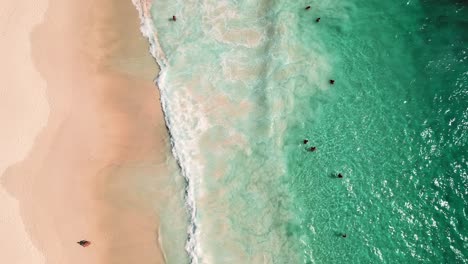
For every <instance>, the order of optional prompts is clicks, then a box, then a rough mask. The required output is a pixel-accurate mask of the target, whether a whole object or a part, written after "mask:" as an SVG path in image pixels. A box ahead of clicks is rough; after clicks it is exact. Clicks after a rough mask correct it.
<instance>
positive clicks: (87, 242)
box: [76, 240, 91, 247]
mask: <svg viewBox="0 0 468 264" xmlns="http://www.w3.org/2000/svg"><path fill="white" fill-rule="evenodd" d="M76 243H78V244H79V245H80V246H82V247H87V246H89V245H91V242H89V241H88V240H81V241H78V242H76Z"/></svg>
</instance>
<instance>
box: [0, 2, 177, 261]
mask: <svg viewBox="0 0 468 264" xmlns="http://www.w3.org/2000/svg"><path fill="white" fill-rule="evenodd" d="M48 5H49V6H48V9H47V11H46V13H45V16H44V18H43V21H42V23H41V24H39V25H38V26H37V27H36V28H34V31H33V32H32V34H31V43H32V44H31V51H32V52H31V53H32V60H33V62H34V65H35V67H36V69H37V71H38V72H39V74H40V76H41V78H42V79H43V80H45V82H46V87H45V93H46V98H47V102H48V109H49V115H48V117H47V118H45V120H46V123H44V124H46V125H45V128H43V129H42V127H40V126H39V125H37V126H39V127H40V129H42V131H41V132H40V133H38V135H37V137H35V141H34V144H33V146H32V148H31V149H30V151H29V153H27V155H26V157H25V158H24V159H23V160H22V161H20V162H18V163H16V164H15V165H13V166H10V167H9V168H8V169H6V171H5V173H4V175H3V176H2V185H3V187H4V188H5V189H6V190H7V191H8V194H9V195H11V196H12V197H14V198H15V199H17V200H18V206H19V211H20V214H21V218H22V221H23V223H24V228H25V231H26V232H27V233H28V236H29V237H30V238H31V241H32V244H33V245H34V247H35V248H36V249H37V250H38V251H39V252H40V253H41V254H39V255H42V256H43V258H44V260H45V263H164V252H163V250H162V247H161V245H160V243H159V242H160V241H161V238H160V237H159V230H160V227H159V223H160V217H159V215H160V212H161V211H163V210H164V209H165V207H167V206H168V205H173V204H177V203H178V199H179V198H180V196H181V195H178V194H181V192H180V190H178V189H177V188H176V187H175V184H174V182H173V181H174V180H173V177H174V173H175V172H174V171H176V166H175V164H174V161H173V160H172V159H171V157H170V154H169V144H168V139H167V131H166V128H165V125H164V119H163V116H162V112H161V108H160V102H159V94H158V91H157V89H156V87H155V86H154V84H153V78H154V77H155V76H156V73H157V65H156V63H155V62H154V61H153V59H152V58H151V56H150V54H149V53H148V44H147V41H146V40H145V39H144V38H143V37H142V36H141V35H140V32H139V31H138V27H139V19H138V14H137V11H136V10H135V7H134V6H133V5H132V3H131V0H120V1H112V0H103V1H92V0H83V1H70V0H67V1H60V0H51V1H50V2H49V4H48ZM25 78H27V76H25ZM43 119H44V118H43ZM44 122H45V121H44ZM81 239H87V240H90V241H91V242H92V245H91V246H90V247H87V248H82V247H80V246H78V245H77V244H76V241H79V240H81ZM13 247H14V245H13V246H12V248H13ZM18 247H19V246H18ZM181 250H182V249H181ZM37 259H39V257H37ZM0 260H2V262H4V263H32V262H30V261H27V262H21V261H19V262H18V261H17V260H15V259H10V260H8V262H5V261H3V259H2V257H0ZM39 261H40V260H39ZM36 263H41V262H36Z"/></svg>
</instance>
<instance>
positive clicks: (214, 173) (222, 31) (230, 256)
mask: <svg viewBox="0 0 468 264" xmlns="http://www.w3.org/2000/svg"><path fill="white" fill-rule="evenodd" d="M307 5H311V6H312V8H311V9H310V10H308V11H306V10H304V7H305V6H307ZM152 14H153V16H154V17H155V19H154V21H153V23H154V27H155V31H156V32H157V34H158V41H159V44H160V46H159V48H160V50H159V53H157V59H158V61H159V63H160V64H161V66H162V73H161V76H160V78H159V82H158V83H159V87H160V89H161V96H162V102H163V106H164V111H165V114H166V119H167V123H168V128H169V130H170V132H171V136H172V141H173V148H174V155H175V156H176V158H177V159H178V161H179V164H180V166H181V170H182V172H183V174H184V175H185V177H186V182H187V190H186V193H185V198H186V201H187V208H188V210H189V214H190V215H191V218H190V221H189V222H188V223H187V226H188V229H187V247H186V250H187V254H188V255H189V258H190V259H191V262H192V263H467V247H468V246H467V242H466V241H467V240H468V238H467V236H466V231H464V229H465V226H466V225H467V216H466V208H467V201H466V198H465V197H466V194H467V191H466V187H467V185H468V168H467V167H468V165H467V160H466V153H467V148H466V143H467V126H468V110H467V108H468V73H467V70H468V69H467V68H468V67H467V61H466V59H467V57H468V54H467V52H468V48H467V44H466V43H467V38H468V20H467V18H468V11H467V5H466V2H458V3H457V2H449V1H445V2H444V1H437V2H436V1H377V0H367V1H364V0H346V1H338V0H327V1H320V2H318V1H312V2H307V1H296V2H291V1H285V0H261V1H258V0H256V1H254V0H250V1H249V0H244V1H240V0H239V1H234V0H232V1H215V0H212V1H195V0H193V1H155V2H154V4H153V7H152ZM172 15H176V16H177V21H170V18H171V17H172ZM317 17H320V18H321V20H320V23H316V22H315V19H316V18H317ZM329 79H334V80H336V82H335V84H334V85H330V84H329V83H328V80H329ZM305 138H307V139H308V140H309V143H308V144H307V146H305V145H304V144H303V143H302V141H303V139H305ZM310 146H316V147H317V151H315V152H309V151H307V147H310ZM337 173H342V174H343V175H344V178H342V179H339V178H337V177H336V175H337ZM343 233H346V234H347V237H346V238H342V237H341V235H342V234H343Z"/></svg>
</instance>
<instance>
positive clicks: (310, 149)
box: [309, 147, 317, 152]
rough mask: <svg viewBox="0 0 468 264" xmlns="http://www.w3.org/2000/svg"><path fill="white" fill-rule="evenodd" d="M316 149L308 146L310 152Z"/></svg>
mask: <svg viewBox="0 0 468 264" xmlns="http://www.w3.org/2000/svg"><path fill="white" fill-rule="evenodd" d="M316 150H317V147H310V148H309V151H310V152H314V151H316Z"/></svg>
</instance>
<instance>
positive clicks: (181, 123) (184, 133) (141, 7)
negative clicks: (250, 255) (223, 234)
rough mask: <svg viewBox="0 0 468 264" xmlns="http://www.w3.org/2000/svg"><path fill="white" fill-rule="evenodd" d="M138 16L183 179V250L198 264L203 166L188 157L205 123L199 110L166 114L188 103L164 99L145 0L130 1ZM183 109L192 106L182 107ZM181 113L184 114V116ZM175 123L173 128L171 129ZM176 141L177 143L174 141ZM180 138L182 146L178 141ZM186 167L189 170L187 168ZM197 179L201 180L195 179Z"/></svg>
mask: <svg viewBox="0 0 468 264" xmlns="http://www.w3.org/2000/svg"><path fill="white" fill-rule="evenodd" d="M132 2H133V4H134V5H135V7H136V9H137V10H138V12H139V15H140V20H141V23H140V30H141V32H142V34H143V36H145V37H146V38H147V39H148V41H149V43H150V52H151V55H152V56H153V57H154V58H155V59H156V62H157V63H158V64H159V66H160V72H159V75H158V77H157V79H156V83H157V86H158V88H159V90H160V92H161V104H162V109H163V112H164V118H165V121H166V125H167V127H168V130H169V136H170V140H171V145H172V154H173V155H174V157H175V159H176V161H177V163H178V164H179V166H180V169H181V172H182V175H183V176H184V177H185V181H186V189H185V202H186V206H187V209H188V213H189V226H188V228H187V243H186V246H185V249H186V251H187V253H188V255H189V258H190V261H191V263H194V264H197V263H199V261H198V258H199V256H200V253H201V252H200V251H201V250H200V248H199V245H198V243H197V235H198V234H197V223H196V214H197V207H196V202H195V185H196V184H197V183H196V182H195V179H197V177H196V175H199V174H200V173H201V172H202V170H203V167H202V166H201V164H200V163H197V162H196V161H195V160H194V159H193V158H192V157H194V156H195V157H196V156H197V154H198V147H197V146H198V139H197V137H196V135H195V134H197V133H199V132H200V131H203V130H206V129H207V122H206V120H205V118H204V116H203V113H202V112H201V111H199V109H194V108H193V107H191V108H190V109H174V108H172V112H173V113H177V114H174V115H170V113H169V105H171V106H178V105H184V101H185V100H188V99H187V97H186V96H184V95H183V94H173V95H172V96H171V100H172V101H171V102H170V101H169V100H168V92H169V91H168V86H167V82H166V76H167V69H168V67H169V66H168V63H167V59H166V56H165V53H164V51H163V50H162V48H161V45H160V44H159V41H158V36H157V31H156V30H155V29H154V26H153V21H152V20H151V15H150V13H149V10H148V9H147V8H148V5H149V4H148V3H146V2H145V0H132ZM185 105H187V106H190V105H193V104H185ZM184 113H185V114H184ZM191 120H198V121H199V122H197V124H195V127H187V126H190V125H193V123H191V122H189V121H191ZM174 124H177V126H174ZM178 139H179V140H178ZM180 139H184V140H183V143H182V140H180ZM188 168H190V169H188ZM198 179H201V178H200V177H198Z"/></svg>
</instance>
